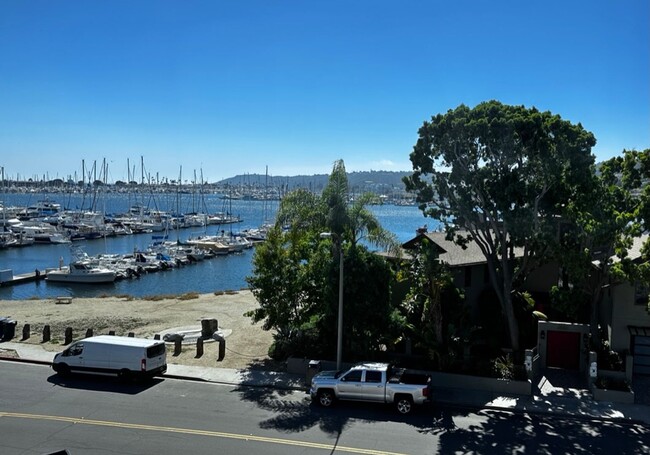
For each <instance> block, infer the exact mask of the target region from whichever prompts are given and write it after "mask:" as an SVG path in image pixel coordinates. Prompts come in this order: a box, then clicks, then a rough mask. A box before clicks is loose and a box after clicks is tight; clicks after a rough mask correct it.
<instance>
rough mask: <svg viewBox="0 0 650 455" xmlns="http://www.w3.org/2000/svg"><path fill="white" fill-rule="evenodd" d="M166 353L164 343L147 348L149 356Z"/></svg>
mask: <svg viewBox="0 0 650 455" xmlns="http://www.w3.org/2000/svg"><path fill="white" fill-rule="evenodd" d="M164 353H165V345H164V344H163V343H161V344H157V345H155V346H151V347H149V348H147V358H148V359H151V358H152V357H159V356H161V355H163V354H164Z"/></svg>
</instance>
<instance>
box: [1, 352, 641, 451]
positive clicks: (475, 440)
mask: <svg viewBox="0 0 650 455" xmlns="http://www.w3.org/2000/svg"><path fill="white" fill-rule="evenodd" d="M0 381H1V384H0V453H1V454H3V455H13V454H17V455H18V454H20V455H23V454H24V455H32V454H38V455H41V454H45V453H50V452H53V451H56V450H61V449H64V448H65V449H67V450H68V451H69V452H70V453H71V454H72V455H81V454H84V455H85V454H102V455H106V454H113V455H114V454H127V455H130V454H138V455H141V454H178V453H191V454H203V453H205V454H214V453H224V454H243V453H246V454H256V453H265V454H267V453H268V454H293V453H300V454H312V453H313V454H334V453H337V454H338V453H357V454H433V453H468V452H469V453H499V454H502V453H514V452H517V453H526V454H530V453H549V454H555V453H585V454H587V453H589V454H597V453H608V454H609V453H617V454H623V453H649V452H650V429H649V428H647V427H643V426H640V425H628V424H620V423H612V422H602V421H589V420H568V419H563V418H558V417H549V416H535V415H526V414H511V413H505V412H495V411H475V410H464V409H454V408H430V409H421V410H419V412H417V413H416V414H415V415H412V416H406V417H403V416H399V415H397V414H396V413H395V412H394V411H393V410H392V409H390V408H387V407H384V406H377V405H368V404H363V403H360V404H359V403H339V404H338V405H337V406H336V407H335V408H333V409H321V408H319V407H316V406H314V405H312V404H311V403H310V402H309V400H308V398H307V396H306V395H305V394H304V393H301V392H281V391H277V390H271V389H261V388H254V387H232V386H225V385H219V384H211V383H202V382H195V381H183V380H174V379H161V380H156V381H154V382H152V383H148V384H123V383H120V382H118V381H116V380H112V379H104V378H93V377H72V378H70V379H65V380H64V379H61V378H59V377H58V376H57V375H54V374H53V372H52V370H50V369H49V368H48V367H46V366H41V365H31V364H23V363H16V362H0Z"/></svg>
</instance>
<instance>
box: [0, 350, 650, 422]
mask: <svg viewBox="0 0 650 455" xmlns="http://www.w3.org/2000/svg"><path fill="white" fill-rule="evenodd" d="M4 349H6V350H12V351H15V352H16V353H17V355H18V357H19V359H20V360H23V361H31V362H38V363H51V362H52V359H53V358H54V353H52V352H49V351H46V350H44V349H43V348H41V347H40V346H37V345H30V344H23V343H15V342H4V343H0V360H15V359H11V358H7V356H4V355H3V353H2V350H4ZM165 376H166V377H170V378H179V379H192V380H201V381H208V382H216V383H221V384H232V385H245V386H255V387H273V388H280V389H292V390H303V391H305V392H306V391H307V385H306V383H305V377H304V376H302V375H296V374H289V373H282V372H274V371H263V370H235V369H229V368H212V367H197V366H187V365H176V364H168V365H167V373H166V374H165ZM549 390H550V392H551V393H549ZM556 392H557V389H555V390H552V389H548V390H545V387H542V389H541V390H540V394H539V395H535V396H532V397H531V396H512V397H507V396H495V395H493V394H492V393H490V392H486V391H481V390H466V389H454V388H440V387H438V388H437V387H435V385H434V387H433V393H434V396H433V401H434V404H436V403H443V404H447V405H452V406H460V407H469V408H473V409H475V408H477V409H491V410H503V411H509V412H520V413H531V414H546V415H557V416H567V417H573V418H583V419H587V420H589V419H598V420H612V421H618V422H628V423H644V424H650V406H647V405H643V404H622V403H611V402H600V401H595V400H594V399H593V398H592V397H591V395H590V394H589V393H585V391H584V390H579V389H566V390H564V391H563V392H564V393H561V394H558V393H556Z"/></svg>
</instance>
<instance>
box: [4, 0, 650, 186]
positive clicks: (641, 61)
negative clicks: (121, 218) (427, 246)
mask: <svg viewBox="0 0 650 455" xmlns="http://www.w3.org/2000/svg"><path fill="white" fill-rule="evenodd" d="M649 5H650V2H649V1H648V0H570V1H566V0H562V1H559V0H545V1H524V0H512V1H500V0H492V1H482V0H472V1H469V0H453V1H452V0H446V1H437V0H428V1H425V0H422V1H410V0H399V1H397V0H393V1H383V0H372V1H366V0H357V1H354V0H345V1H337V0H322V1H320V0H312V1H307V0H295V1H272V0H250V1H246V0H241V1H240V0H238V1H232V0H228V1H226V0H205V1H201V0H192V1H186V0H176V1H165V0H155V1H138V0H126V1H122V0H110V1H103V0H92V1H88V0H79V1H71V0H61V1H52V0H42V1H39V0H30V1H13V0H0V166H2V167H4V169H5V176H11V177H12V178H14V177H17V176H20V178H29V177H31V178H39V179H40V178H44V177H45V178H49V179H53V178H57V177H58V178H67V177H68V176H73V177H74V176H75V173H76V176H77V177H78V178H81V169H82V160H84V161H85V168H86V171H87V170H88V169H89V168H90V167H91V166H92V165H93V163H95V162H96V163H97V165H98V166H100V165H101V163H102V161H103V160H104V159H105V160H106V162H107V163H108V169H109V172H108V179H107V180H108V181H115V180H126V179H127V177H128V175H129V172H128V170H129V168H131V169H135V174H136V176H137V178H136V180H138V179H139V176H140V175H141V168H140V161H141V157H143V160H144V165H145V166H144V167H145V172H146V173H148V174H150V175H151V176H155V175H156V174H157V175H158V176H159V177H168V178H169V179H177V178H178V176H179V173H180V169H181V166H182V169H183V176H182V178H183V180H192V179H193V173H194V171H196V172H197V174H200V172H201V171H202V173H203V176H204V180H205V181H209V182H214V181H217V180H220V179H222V178H227V177H231V176H234V175H236V174H245V173H261V174H263V173H264V172H265V168H266V166H268V169H269V174H270V175H274V176H281V175H299V174H313V173H329V172H331V170H332V164H333V162H334V161H335V160H337V159H339V158H342V159H343V160H344V161H345V165H346V169H347V170H348V171H369V170H393V171H408V170H411V169H412V168H411V164H410V161H409V158H408V157H409V153H410V152H411V150H412V147H413V145H414V144H415V141H416V139H417V130H418V128H419V127H420V125H421V124H422V122H423V121H425V120H427V119H429V118H431V116H432V115H435V114H438V113H441V112H446V111H447V110H448V109H453V108H455V107H456V106H458V105H460V104H466V105H468V106H472V107H473V106H475V105H476V104H478V103H480V102H481V101H486V100H491V99H496V100H499V101H501V102H503V103H506V104H517V105H520V104H523V105H525V106H527V107H532V106H535V107H537V108H538V109H540V110H550V111H551V112H553V113H555V114H559V115H561V116H562V117H563V118H564V119H567V120H570V121H571V122H574V123H578V122H580V123H582V125H583V126H584V127H585V128H586V129H587V130H589V131H591V132H593V133H594V135H595V136H596V139H597V140H598V144H597V145H596V147H595V148H594V153H595V154H596V156H597V159H599V160H602V159H605V158H609V157H611V156H615V155H618V154H620V153H621V151H622V150H623V149H624V148H627V149H632V148H636V149H637V150H642V149H645V148H649V147H650V71H649V66H650V36H649V28H650V7H649ZM127 160H128V163H129V164H128V165H127Z"/></svg>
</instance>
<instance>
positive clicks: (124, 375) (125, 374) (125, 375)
mask: <svg viewBox="0 0 650 455" xmlns="http://www.w3.org/2000/svg"><path fill="white" fill-rule="evenodd" d="M117 377H118V378H119V379H120V380H121V381H125V382H126V381H130V380H131V378H132V375H131V372H130V371H129V370H120V372H119V373H117Z"/></svg>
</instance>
